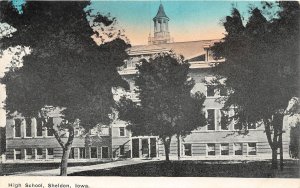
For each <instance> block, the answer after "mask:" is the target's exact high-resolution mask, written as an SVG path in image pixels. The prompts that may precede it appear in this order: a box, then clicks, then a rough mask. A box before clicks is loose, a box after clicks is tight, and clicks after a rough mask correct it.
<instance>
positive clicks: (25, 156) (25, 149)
mask: <svg viewBox="0 0 300 188" xmlns="http://www.w3.org/2000/svg"><path fill="white" fill-rule="evenodd" d="M27 149H31V159H28V158H27ZM32 154H33V148H24V159H25V160H32V159H33V158H32Z"/></svg>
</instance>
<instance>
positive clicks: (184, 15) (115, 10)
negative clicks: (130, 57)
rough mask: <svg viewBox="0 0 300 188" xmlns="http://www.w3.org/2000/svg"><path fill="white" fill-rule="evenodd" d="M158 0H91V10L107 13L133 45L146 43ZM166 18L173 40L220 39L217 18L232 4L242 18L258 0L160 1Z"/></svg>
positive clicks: (221, 32)
mask: <svg viewBox="0 0 300 188" xmlns="http://www.w3.org/2000/svg"><path fill="white" fill-rule="evenodd" d="M159 4H160V1H93V2H92V5H91V7H92V8H93V9H94V11H99V12H101V13H103V14H107V13H110V14H111V16H113V17H116V18H117V20H118V22H119V25H120V26H121V27H122V28H123V29H125V34H126V35H127V36H128V38H129V39H130V41H131V43H132V44H133V45H135V44H146V43H147V37H148V35H149V32H150V29H151V30H152V33H153V22H152V18H153V17H154V16H155V15H156V13H157V10H158V7H159ZM162 4H163V6H164V9H165V12H166V14H167V16H168V17H169V18H170V22H169V30H170V33H171V36H172V37H173V38H174V41H192V40H200V39H216V38H222V37H223V33H224V28H223V26H222V24H221V20H222V19H224V18H225V17H226V16H227V15H230V11H231V8H232V4H234V6H236V7H237V8H238V9H239V10H240V11H241V14H242V15H244V17H245V18H247V17H248V8H249V6H250V5H260V2H258V1H162Z"/></svg>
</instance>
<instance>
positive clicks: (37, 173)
mask: <svg viewBox="0 0 300 188" xmlns="http://www.w3.org/2000/svg"><path fill="white" fill-rule="evenodd" d="M153 161H155V160H143V159H127V160H123V161H113V162H108V163H103V164H97V165H90V166H74V167H68V174H72V173H75V172H83V171H91V170H101V169H111V168H115V167H120V166H127V165H134V164H140V163H147V162H153ZM59 174H60V169H52V170H42V171H33V172H26V173H20V174H15V175H14V176H59Z"/></svg>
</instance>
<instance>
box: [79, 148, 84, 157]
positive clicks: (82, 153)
mask: <svg viewBox="0 0 300 188" xmlns="http://www.w3.org/2000/svg"><path fill="white" fill-rule="evenodd" d="M79 158H80V159H85V148H79Z"/></svg>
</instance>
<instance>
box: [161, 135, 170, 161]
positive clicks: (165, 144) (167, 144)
mask: <svg viewBox="0 0 300 188" xmlns="http://www.w3.org/2000/svg"><path fill="white" fill-rule="evenodd" d="M163 142H164V146H165V154H166V161H170V158H169V154H170V143H171V137H170V139H168V137H167V138H164V139H163Z"/></svg>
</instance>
